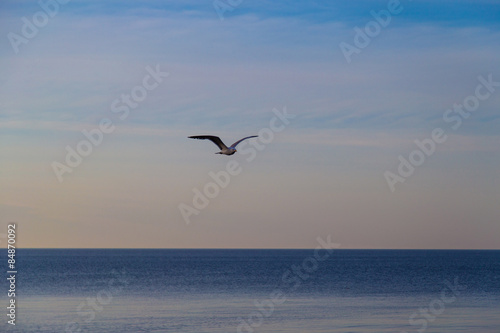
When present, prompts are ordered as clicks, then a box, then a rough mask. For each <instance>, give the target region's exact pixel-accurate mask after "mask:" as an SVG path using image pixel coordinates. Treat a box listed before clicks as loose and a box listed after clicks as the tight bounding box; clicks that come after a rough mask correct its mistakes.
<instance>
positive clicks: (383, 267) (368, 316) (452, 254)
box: [0, 249, 500, 333]
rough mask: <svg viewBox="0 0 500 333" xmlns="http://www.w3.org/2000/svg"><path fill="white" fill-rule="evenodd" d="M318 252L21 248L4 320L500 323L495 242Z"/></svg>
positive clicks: (279, 327)
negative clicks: (467, 247)
mask: <svg viewBox="0 0 500 333" xmlns="http://www.w3.org/2000/svg"><path fill="white" fill-rule="evenodd" d="M2 252H3V253H2V255H1V256H0V260H1V261H2V262H3V263H6V262H7V258H6V253H4V252H6V251H2ZM314 254H315V253H314V251H313V250H74V249H71V250H68V249H67V250H29V249H21V250H18V253H17V260H18V267H17V268H18V274H17V281H16V293H17V298H16V300H17V305H18V306H17V309H16V310H17V317H16V326H12V325H8V324H7V323H6V322H7V320H8V318H7V316H6V314H7V309H6V306H7V305H8V303H7V302H8V298H7V291H8V289H9V286H8V284H7V280H6V279H5V278H4V279H2V283H0V288H1V289H0V292H1V295H2V296H1V297H2V298H1V301H2V308H3V309H4V310H2V311H3V314H2V318H3V320H2V322H1V323H0V331H2V332H9V331H10V332H51V333H52V332H197V333H201V332H217V333H222V332H292V333H295V332H310V333H316V332H318V333H319V332H322V333H325V332H404V331H406V332H418V331H419V330H420V331H421V332H424V331H425V332H495V333H497V332H500V251H430V250H418V251H412V250H333V252H331V253H328V252H326V251H322V252H320V253H316V254H317V256H316V257H315V255H314ZM318 259H319V260H318ZM2 267H6V264H2ZM6 271H7V269H4V274H5V275H7V274H6V273H5V272H6Z"/></svg>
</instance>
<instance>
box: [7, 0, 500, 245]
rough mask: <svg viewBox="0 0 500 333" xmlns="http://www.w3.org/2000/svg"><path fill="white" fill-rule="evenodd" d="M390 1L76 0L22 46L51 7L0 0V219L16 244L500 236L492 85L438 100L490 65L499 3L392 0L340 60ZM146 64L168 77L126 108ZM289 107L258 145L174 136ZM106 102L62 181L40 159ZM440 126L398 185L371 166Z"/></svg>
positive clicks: (236, 127) (57, 154) (258, 122)
mask: <svg viewBox="0 0 500 333" xmlns="http://www.w3.org/2000/svg"><path fill="white" fill-rule="evenodd" d="M47 3H50V4H54V2H53V1H48V2H47ZM226 3H227V2H226ZM233 3H236V2H233ZM388 3H390V1H350V2H343V1H334V2H327V1H324V2H310V1H307V2H302V1H296V2H282V1H277V2H276V1H273V2H263V1H251V2H250V1H243V2H241V4H240V5H239V6H236V8H234V9H233V10H232V11H227V12H225V13H224V14H223V16H224V20H220V19H219V16H218V14H217V12H216V10H215V9H214V6H213V2H211V1H182V2H167V3H165V2H164V1H142V2H139V3H136V2H132V1H114V2H105V3H102V2H99V1H81V2H77V1H70V2H68V3H67V4H59V5H58V7H59V8H57V10H55V11H54V13H53V14H54V15H53V17H51V18H50V19H48V22H47V23H46V24H45V23H44V24H40V27H39V28H38V32H37V33H36V35H35V36H34V37H29V38H26V39H25V43H21V44H19V45H17V46H16V47H17V48H18V52H15V48H16V47H13V46H12V43H11V41H10V40H9V36H10V39H12V36H13V34H16V35H17V36H20V38H25V37H23V31H22V28H23V24H25V23H24V21H23V20H22V18H23V17H25V18H26V19H27V20H29V21H30V22H33V19H34V18H33V16H34V15H35V19H36V18H38V19H40V20H43V15H44V14H37V13H40V11H41V10H42V9H41V7H40V6H39V5H38V3H37V2H27V1H21V2H19V1H7V2H3V3H2V5H0V6H1V11H0V12H1V14H0V20H1V23H0V28H1V31H2V35H3V36H4V37H2V38H1V40H0V61H1V63H2V65H3V66H2V67H1V69H0V74H1V75H0V131H1V132H0V133H1V137H0V149H1V152H2V159H1V160H0V168H1V169H0V170H1V173H0V179H1V182H2V183H1V189H0V209H1V210H2V215H3V219H4V220H5V221H17V222H18V223H19V225H20V227H21V229H20V238H19V241H20V242H24V244H22V243H21V244H20V245H21V246H23V245H24V246H26V247H126V248H128V247H166V248H169V247H188V248H190V247H245V248H248V247H265V248H308V247H313V246H315V239H316V237H318V236H324V235H327V234H331V235H332V239H334V240H335V242H337V243H340V244H341V247H344V248H499V247H500V240H499V239H498V237H497V235H498V234H499V232H500V224H499V223H498V221H500V210H499V209H498V202H499V199H500V186H499V185H500V176H499V173H498V170H499V166H500V157H499V152H500V148H499V147H500V145H499V144H500V136H499V134H498V133H499V128H500V110H499V106H500V87H493V89H496V90H495V91H493V92H491V93H490V94H489V96H488V98H485V99H484V100H481V101H480V103H479V105H478V107H477V109H476V111H474V112H473V113H472V114H471V115H470V116H469V117H468V118H466V119H465V118H462V119H461V120H462V123H461V124H460V126H458V128H457V129H456V130H455V129H453V128H452V127H451V125H452V124H453V123H451V122H446V121H445V120H444V119H443V115H444V114H445V112H446V110H447V109H450V108H453V105H454V104H455V103H459V104H460V103H463V102H464V100H465V99H466V98H467V97H468V96H473V95H474V94H475V91H476V88H477V86H478V84H480V83H481V81H480V80H478V77H483V78H486V79H487V78H488V76H491V78H492V80H493V81H494V82H498V81H500V70H499V67H498V59H499V56H500V46H499V44H498V41H499V40H500V21H499V19H498V18H499V17H500V15H499V14H500V5H499V4H498V3H497V2H494V1H439V2H436V1H401V2H400V4H399V6H400V8H402V10H401V12H400V13H399V14H397V15H391V21H390V22H389V24H388V25H387V26H386V27H381V28H380V31H379V32H378V33H377V34H376V35H375V36H373V37H372V38H370V43H369V45H367V46H366V47H364V48H361V49H360V52H359V54H353V55H352V57H351V62H350V63H348V62H347V61H346V58H345V57H344V55H343V53H342V51H341V48H340V47H339V45H340V43H349V44H351V45H354V40H355V37H356V32H355V30H354V28H355V27H359V28H361V29H364V28H365V25H367V24H369V23H370V22H375V21H374V17H373V16H372V14H371V11H374V12H377V13H378V12H380V11H381V10H387V8H388ZM50 8H52V9H53V8H55V7H54V6H52V7H50ZM52 9H50V10H52ZM42 13H43V12H42ZM37 15H38V16H37ZM42 23H43V22H42ZM9 34H10V35H9ZM156 66H158V68H159V69H160V71H164V72H168V73H169V75H168V77H165V78H163V79H162V82H160V83H159V85H158V86H157V87H156V88H154V89H152V90H150V91H147V97H145V98H144V100H143V101H141V102H140V103H138V106H137V107H136V108H133V109H132V108H130V113H129V114H128V116H127V117H125V118H124V119H120V118H119V116H120V114H121V113H114V112H113V111H112V108H111V105H112V104H113V101H115V100H116V99H120V98H121V96H122V94H130V93H131V91H132V90H133V89H134V87H137V86H141V85H142V84H143V80H144V77H145V76H146V75H148V73H149V72H148V70H147V69H146V68H147V67H149V68H152V69H154V68H155V67H156ZM150 82H153V81H150ZM484 89H486V88H481V91H482V92H486V91H487V90H484ZM120 105H124V104H123V103H122V104H120ZM284 107H286V109H287V110H288V113H290V114H293V115H295V116H296V117H295V118H293V119H291V120H290V123H289V124H287V125H286V127H285V129H284V130H283V131H280V132H276V133H274V140H272V141H271V142H269V143H268V144H267V145H265V147H266V148H265V149H264V150H263V151H259V152H258V153H257V154H256V157H255V159H253V160H252V161H247V158H248V156H249V155H245V154H242V153H241V152H242V151H243V150H244V149H245V146H242V147H241V151H240V154H236V155H233V156H231V157H226V156H220V155H215V154H214V152H216V151H217V148H216V147H215V146H214V145H213V144H211V143H210V142H202V141H195V140H189V139H187V136H189V135H196V134H214V135H220V136H221V138H222V139H223V140H224V141H225V142H226V143H228V144H230V143H232V142H234V141H236V140H237V139H239V138H240V137H243V136H247V135H254V134H257V133H259V131H261V130H262V129H263V128H266V127H269V122H270V121H271V119H272V118H273V117H274V116H275V114H274V113H273V111H272V110H273V109H277V110H280V111H282V110H283V108H284ZM104 118H108V119H110V121H111V122H112V123H113V125H114V126H115V129H114V131H113V132H112V133H109V134H104V136H103V139H102V144H100V145H98V146H97V147H95V146H94V147H93V151H92V153H91V154H89V155H88V156H86V157H84V158H83V161H82V163H81V164H79V165H78V166H77V167H75V168H73V171H72V172H71V173H65V174H64V175H63V179H64V181H63V182H59V181H58V178H57V177H56V175H55V173H54V171H53V168H52V164H53V162H54V161H57V162H61V163H64V159H65V156H66V150H65V149H66V146H70V147H72V148H73V149H76V146H77V145H78V143H79V142H81V141H82V140H85V136H84V135H83V134H82V132H81V131H82V130H87V131H90V130H92V129H96V128H98V126H99V122H100V121H101V120H102V119H104ZM435 128H442V129H443V130H444V131H445V133H446V135H447V140H446V142H444V143H442V144H438V145H437V146H436V151H435V153H433V154H432V155H431V156H429V157H427V158H426V160H425V162H424V163H423V164H422V165H420V166H418V167H417V168H416V170H415V171H414V173H413V174H412V175H411V176H410V177H408V179H406V181H405V182H404V183H397V184H396V185H395V191H394V192H391V190H390V186H388V184H387V181H386V179H385V178H384V173H385V172H386V171H390V172H393V173H397V169H398V164H399V160H398V157H399V156H400V155H401V156H403V157H405V158H408V157H409V154H410V153H411V152H412V151H414V150H415V149H416V145H415V143H414V140H424V139H426V138H430V136H431V132H432V131H433V130H434V129H435ZM246 147H247V149H248V147H250V146H246ZM230 160H234V161H237V163H239V165H240V166H241V168H242V171H241V173H239V174H238V175H235V176H233V177H232V178H231V181H230V184H229V185H228V186H227V187H226V188H223V189H221V190H220V193H219V194H218V195H217V196H216V197H215V198H213V199H210V203H209V205H208V206H207V207H206V208H203V209H202V210H201V211H200V213H199V215H197V216H192V219H191V220H192V221H191V223H190V224H189V225H187V224H186V223H185V221H184V220H183V218H182V215H181V213H180V211H179V204H181V203H185V204H189V205H191V206H192V205H193V203H192V199H193V195H194V192H193V189H194V188H198V189H202V188H203V187H204V186H205V184H207V183H209V182H211V181H212V179H211V178H210V176H209V172H219V171H220V170H224V169H225V168H226V164H227V162H228V161H230ZM0 232H1V231H0Z"/></svg>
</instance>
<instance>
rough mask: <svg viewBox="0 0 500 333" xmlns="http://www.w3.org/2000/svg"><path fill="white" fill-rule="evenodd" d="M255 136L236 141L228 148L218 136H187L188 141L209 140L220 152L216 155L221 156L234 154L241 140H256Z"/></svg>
mask: <svg viewBox="0 0 500 333" xmlns="http://www.w3.org/2000/svg"><path fill="white" fill-rule="evenodd" d="M256 137H257V135H252V136H247V137H246V138H243V139H241V140H238V141H236V142H235V143H233V144H232V145H231V146H230V147H228V146H226V145H225V144H224V142H222V140H221V139H220V138H219V137H218V136H213V135H194V136H189V137H188V138H189V139H199V140H210V141H212V142H213V143H215V144H216V145H217V147H219V149H220V152H218V153H216V154H223V155H233V154H234V153H236V146H237V145H238V144H239V143H240V142H241V141H243V140H246V139H250V138H256Z"/></svg>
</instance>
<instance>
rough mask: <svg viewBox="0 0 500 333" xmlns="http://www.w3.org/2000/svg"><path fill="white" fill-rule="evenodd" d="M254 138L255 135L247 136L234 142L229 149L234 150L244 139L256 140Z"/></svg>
mask: <svg viewBox="0 0 500 333" xmlns="http://www.w3.org/2000/svg"><path fill="white" fill-rule="evenodd" d="M256 137H257V135H252V136H247V137H246V138H243V139H241V140H238V141H236V142H235V143H233V144H232V145H231V147H229V148H236V146H237V145H238V143H240V142H241V141H243V140H246V139H250V138H256Z"/></svg>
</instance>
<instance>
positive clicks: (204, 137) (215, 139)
mask: <svg viewBox="0 0 500 333" xmlns="http://www.w3.org/2000/svg"><path fill="white" fill-rule="evenodd" d="M188 138H190V139H198V140H210V141H212V142H213V143H215V144H216V145H217V147H219V149H220V150H223V149H227V147H226V145H225V144H224V142H222V140H221V139H220V138H219V137H218V136H213V135H194V136H189V137H188Z"/></svg>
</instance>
